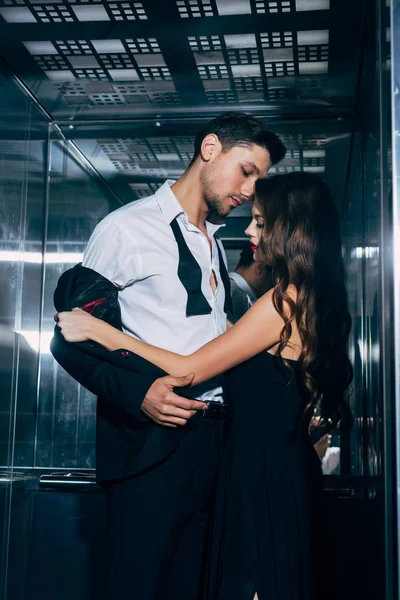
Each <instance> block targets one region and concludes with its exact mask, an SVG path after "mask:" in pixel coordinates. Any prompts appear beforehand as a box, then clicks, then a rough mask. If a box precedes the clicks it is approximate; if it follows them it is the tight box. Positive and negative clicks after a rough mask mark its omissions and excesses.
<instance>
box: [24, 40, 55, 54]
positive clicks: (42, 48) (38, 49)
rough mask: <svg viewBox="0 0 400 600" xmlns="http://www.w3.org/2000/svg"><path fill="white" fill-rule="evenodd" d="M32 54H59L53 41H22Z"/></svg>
mask: <svg viewBox="0 0 400 600" xmlns="http://www.w3.org/2000/svg"><path fill="white" fill-rule="evenodd" d="M22 43H23V44H24V46H25V48H26V49H27V50H28V52H29V53H30V54H32V55H33V56H34V55H37V54H58V52H57V50H56V48H55V47H54V46H53V44H52V43H51V42H22Z"/></svg>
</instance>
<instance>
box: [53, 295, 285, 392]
mask: <svg viewBox="0 0 400 600" xmlns="http://www.w3.org/2000/svg"><path fill="white" fill-rule="evenodd" d="M272 293H273V290H270V291H269V292H267V293H266V294H265V295H264V296H262V298H260V299H259V300H257V302H256V303H255V304H254V305H253V306H252V307H251V308H250V310H249V311H248V312H247V313H246V314H245V315H244V316H243V317H242V318H241V319H240V320H239V321H238V322H237V323H236V324H235V325H234V326H233V327H232V328H231V329H229V330H228V331H227V332H226V333H224V334H223V335H221V336H219V337H217V338H215V339H214V340H212V341H211V342H209V343H208V344H206V345H205V346H202V347H201V348H200V349H199V350H197V351H196V352H194V353H193V354H190V355H189V356H181V355H180V354H175V353H174V352H169V351H168V350H163V349H162V348H157V347H156V346H152V345H150V344H146V343H145V342H141V341H139V340H136V339H135V338H133V337H131V336H130V335H127V334H125V333H123V332H121V331H119V330H118V329H115V328H114V327H112V326H111V325H108V324H107V323H105V322H104V321H100V320H99V319H95V318H94V317H91V316H90V315H87V314H86V313H83V311H72V312H70V313H59V326H60V327H61V330H62V333H63V335H64V337H65V338H66V339H67V340H68V341H70V342H76V341H82V340H84V339H92V340H93V341H95V342H97V343H99V344H101V345H102V346H104V347H105V348H107V349H108V350H110V351H114V350H118V349H126V350H130V351H132V352H134V353H135V354H138V355H139V356H142V357H143V358H144V359H146V360H148V361H149V362H152V363H153V364H155V365H156V366H157V367H159V368H161V369H163V370H164V371H166V372H167V373H169V374H170V375H174V376H181V375H182V374H187V373H194V374H195V377H194V380H193V385H196V384H198V383H201V382H203V381H207V380H208V379H210V378H211V377H214V376H216V375H219V374H220V373H223V372H224V371H227V370H228V369H231V368H232V367H234V366H236V365H238V364H240V363H242V362H244V361H245V360H247V359H249V358H251V357H252V356H255V355H256V354H258V353H259V352H262V351H263V350H268V349H269V348H271V347H273V346H275V345H276V344H277V343H278V342H279V337H280V333H281V331H282V328H283V326H284V321H283V319H282V318H281V317H280V315H279V314H278V313H277V311H276V310H275V307H274V305H273V302H272ZM288 293H289V294H290V296H291V297H292V298H293V299H295V289H294V288H293V290H292V289H289V290H288ZM79 313H81V314H79ZM73 315H75V323H74V316H73ZM80 319H81V323H82V322H83V321H84V322H85V324H84V325H82V324H81V326H80V329H79V324H78V323H77V322H78V321H79V320H80ZM83 334H84V335H83Z"/></svg>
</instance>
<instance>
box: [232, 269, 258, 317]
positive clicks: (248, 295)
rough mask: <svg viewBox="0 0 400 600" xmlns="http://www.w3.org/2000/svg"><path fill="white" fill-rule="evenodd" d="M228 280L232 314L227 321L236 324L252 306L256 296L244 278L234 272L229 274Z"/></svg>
mask: <svg viewBox="0 0 400 600" xmlns="http://www.w3.org/2000/svg"><path fill="white" fill-rule="evenodd" d="M229 279H230V281H231V296H232V314H230V315H229V319H230V321H231V322H232V323H236V322H237V321H239V319H240V318H241V317H243V315H244V313H245V312H247V311H248V310H249V308H250V307H251V306H252V305H253V304H254V302H255V301H256V300H257V296H256V295H255V293H254V292H253V290H252V289H251V287H250V286H249V284H248V283H247V281H246V280H245V279H244V277H242V276H241V275H239V273H236V271H233V272H232V273H229Z"/></svg>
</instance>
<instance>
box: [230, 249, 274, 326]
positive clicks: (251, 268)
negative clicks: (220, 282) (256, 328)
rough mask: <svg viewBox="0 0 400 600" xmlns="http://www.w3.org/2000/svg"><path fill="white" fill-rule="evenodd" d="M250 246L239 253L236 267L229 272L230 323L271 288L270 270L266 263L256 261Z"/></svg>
mask: <svg viewBox="0 0 400 600" xmlns="http://www.w3.org/2000/svg"><path fill="white" fill-rule="evenodd" d="M253 255H254V252H253V250H252V249H251V247H250V246H245V248H243V250H242V252H241V253H240V258H239V262H238V264H237V267H236V269H235V270H234V271H233V272H232V273H229V280H230V284H231V297H232V312H230V313H229V314H228V319H229V321H230V322H231V323H236V321H238V320H239V319H240V318H241V317H242V316H243V315H244V313H245V312H247V311H248V310H249V308H250V307H251V305H252V304H254V302H255V301H256V300H257V298H260V297H261V296H262V295H263V294H265V293H266V292H268V290H269V289H271V288H272V286H273V282H272V270H271V269H270V268H269V267H268V266H267V265H262V264H261V263H259V262H256V261H255V260H254V258H253Z"/></svg>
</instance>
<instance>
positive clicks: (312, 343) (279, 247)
mask: <svg viewBox="0 0 400 600" xmlns="http://www.w3.org/2000/svg"><path fill="white" fill-rule="evenodd" d="M256 204H257V206H258V207H259V209H260V211H261V214H262V215H263V217H264V219H265V224H264V228H263V233H262V238H261V243H260V248H261V250H262V252H263V253H264V256H265V262H266V263H267V264H268V265H270V266H271V267H272V269H273V276H274V283H275V286H276V287H275V289H274V292H273V302H274V305H275V308H276V310H277V311H278V313H279V314H280V316H281V317H282V319H283V320H284V323H285V325H284V327H283V329H282V332H281V336H280V342H279V347H278V355H279V356H281V358H283V357H282V352H283V350H284V348H285V347H286V346H287V345H288V342H289V339H290V337H291V335H292V325H293V324H294V323H296V326H297V328H298V331H299V334H300V338H301V343H302V351H301V354H300V358H299V361H298V374H299V376H300V379H301V383H302V384H303V390H304V393H305V396H306V409H305V412H304V424H305V425H308V424H309V423H310V420H311V418H312V415H313V414H314V412H315V409H316V406H317V404H318V405H319V409H320V416H321V417H322V419H323V420H324V421H326V422H330V423H331V424H332V427H334V426H339V427H342V426H344V425H345V424H346V425H349V424H350V422H351V416H350V409H349V407H348V404H347V401H346V396H347V390H348V387H349V385H350V383H351V380H352V377H353V368H352V365H351V362H350V360H349V357H348V354H347V342H348V337H349V333H350V329H351V318H350V315H349V312H348V309H347V294H346V289H345V280H344V268H343V259H342V244H341V236H340V225H339V215H338V212H337V210H336V206H335V204H334V201H333V199H332V196H331V194H330V192H329V190H328V188H327V186H326V184H325V183H324V182H323V181H322V180H321V179H320V178H319V177H317V176H316V175H312V174H310V173H290V174H285V175H276V176H273V177H270V178H268V179H260V180H258V182H257V184H256ZM289 284H294V286H295V287H296V289H297V299H296V301H295V302H294V301H293V300H292V299H291V298H290V296H289V295H288V293H287V290H288V286H289ZM285 303H286V307H289V311H288V310H287V309H286V310H285ZM283 360H284V359H283ZM319 399H320V402H319Z"/></svg>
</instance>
